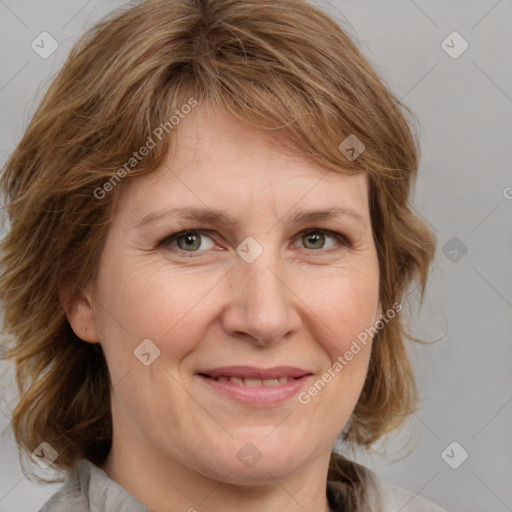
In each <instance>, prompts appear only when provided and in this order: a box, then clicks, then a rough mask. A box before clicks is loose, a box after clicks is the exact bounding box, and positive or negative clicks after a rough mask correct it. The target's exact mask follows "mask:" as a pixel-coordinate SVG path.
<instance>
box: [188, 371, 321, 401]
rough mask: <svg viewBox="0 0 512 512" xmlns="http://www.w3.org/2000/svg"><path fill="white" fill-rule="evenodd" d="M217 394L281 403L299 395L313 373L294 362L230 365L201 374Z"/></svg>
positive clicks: (199, 373) (243, 399)
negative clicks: (289, 364)
mask: <svg viewBox="0 0 512 512" xmlns="http://www.w3.org/2000/svg"><path fill="white" fill-rule="evenodd" d="M196 375H198V376H199V377H200V378H201V380H202V381H203V382H205V383H206V384H207V385H208V386H209V389H211V390H213V391H214V393H215V394H216V396H217V397H221V398H224V399H225V398H228V399H230V400H234V401H236V402H238V403H242V404H245V405H251V406H268V405H277V404H280V403H282V402H284V401H286V400H288V399H289V398H291V397H293V396H294V395H296V394H297V393H298V392H299V391H300V390H301V388H302V387H304V385H305V382H306V380H308V378H309V377H311V376H312V375H313V374H312V373H311V372H309V371H307V370H304V369H302V368H297V367H291V366H279V367H274V368H268V369H263V368H256V367H253V366H229V367H222V368H215V369H205V370H200V371H199V372H197V374H196Z"/></svg>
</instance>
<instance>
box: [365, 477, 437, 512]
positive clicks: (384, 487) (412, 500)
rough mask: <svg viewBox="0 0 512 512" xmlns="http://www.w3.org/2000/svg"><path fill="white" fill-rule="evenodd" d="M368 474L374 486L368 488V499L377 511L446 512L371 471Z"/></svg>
mask: <svg viewBox="0 0 512 512" xmlns="http://www.w3.org/2000/svg"><path fill="white" fill-rule="evenodd" d="M368 473H369V475H370V476H371V480H372V481H373V484H374V485H373V486H370V491H369V496H368V499H369V501H370V503H371V504H372V505H373V506H377V505H378V506H379V508H378V510H382V512H396V511H397V510H400V511H401V512H447V511H446V510H445V509H444V508H441V507H440V506H439V505H436V504H435V503H433V502H431V501H429V500H427V499H426V498H424V497H423V496H420V495H419V494H418V493H413V492H410V491H408V490H406V489H403V488H402V487H399V486H397V485H394V484H392V483H390V482H388V481H386V480H384V479H383V478H381V477H379V476H378V475H377V474H376V473H374V472H373V471H371V470H368ZM372 510H373V508H372Z"/></svg>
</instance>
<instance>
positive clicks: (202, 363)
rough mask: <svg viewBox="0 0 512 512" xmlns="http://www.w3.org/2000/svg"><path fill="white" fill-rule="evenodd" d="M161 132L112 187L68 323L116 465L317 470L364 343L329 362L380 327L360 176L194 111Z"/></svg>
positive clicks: (210, 471)
mask: <svg viewBox="0 0 512 512" xmlns="http://www.w3.org/2000/svg"><path fill="white" fill-rule="evenodd" d="M176 129H177V130H178V133H177V135H178V138H177V141H178V148H177V153H175V155H174V157H173V158H168V159H167V161H166V162H165V164H164V165H162V166H161V168H159V169H157V170H156V171H155V172H153V173H152V174H150V175H147V176H141V177H137V178H135V179H132V180H126V181H125V182H124V183H123V184H122V187H123V189H122V191H121V195H120V198H119V202H118V204H117V209H116V211H115V215H114V219H113V222H112V225H111V227H110V229H109V233H108V236H107V240H106V245H105V247H104V250H103V253H102V258H101V261H100V268H99V274H98V278H97V281H96V282H95V283H91V286H89V288H88V293H87V295H86V297H87V300H86V303H84V304H81V306H80V307H79V308H78V309H77V310H76V311H79V313H77V314H75V316H73V314H71V315H70V320H71V323H72V325H73V328H74V329H75V332H77V334H78V335H79V336H80V337H82V338H83V339H85V340H86V341H90V342H99V343H101V345H102V347H103V350H104V352H105V356H106V359H107V364H108V367H109V371H110V375H111V381H112V414H113V421H114V447H115V449H116V450H117V453H118V456H124V457H125V458H128V457H135V458H137V459H138V460H143V459H144V460H151V461H153V462H152V463H158V464H162V465H164V464H168V465H174V466H179V467H181V468H184V469H189V470H190V471H192V472H195V473H199V474H201V475H203V476H206V477H208V478H215V479H218V480H225V481H227V482H233V483H244V482H245V483H249V482H250V483H251V485H254V484H256V483H257V482H261V483H263V482H269V481H273V480H272V479H273V478H276V479H284V478H286V477H288V476H290V475H292V474H294V472H295V473H297V472H300V471H302V470H304V469H305V468H307V467H308V465H311V464H313V463H314V462H315V461H319V460H323V461H324V462H325V463H326V461H328V458H329V455H330V452H331V448H332V444H333V442H334V441H335V439H336V437H337V436H338V435H339V434H340V432H341V430H342V429H343V427H344V426H345V424H346V423H347V421H348V419H349V417H350V415H351V413H352V411H353V409H354V407H355V404H356V402H357V399H358V397H359V394H360V392H361V389H362V386H363V383H364V380H365V376H366V372H367V367H368V361H369V356H370V351H371V342H369V343H368V344H367V345H366V346H365V345H362V344H361V343H359V346H360V350H359V351H358V352H357V353H355V350H352V355H353V357H352V358H350V360H348V359H349V358H348V356H347V357H345V354H346V353H347V351H351V346H352V347H353V341H354V340H356V338H357V336H358V334H360V333H361V332H362V331H364V330H365V328H368V327H370V326H372V325H373V324H374V322H375V320H376V319H377V318H378V315H379V313H380V311H379V304H378V289H379V286H378V284H379V273H378V260H377V254H376V248H375V246H374V242H373V237H372V230H371V224H370V213H369V205H368V199H367V195H368V189H367V181H366V177H365V176H364V175H363V174H358V175H353V176H349V175H342V174H337V173H334V172H332V171H331V172H329V171H326V170H323V169H319V168H316V167H313V165H312V164H311V163H308V162H307V161H306V160H304V159H302V158H301V155H300V154H299V153H297V155H296V156H295V157H293V158H292V157H290V156H286V155H285V154H283V153H282V152H280V151H279V150H278V149H276V148H275V147H273V146H272V144H269V142H272V139H271V138H266V136H265V134H263V133H262V132H259V131H255V130H253V129H252V128H249V127H247V126H245V125H242V124H239V123H238V122H237V121H235V120H233V119H231V118H229V117H227V116H226V115H225V114H223V113H221V112H220V111H219V110H213V109H211V108H210V109H209V111H207V110H205V109H203V108H202V106H201V105H199V107H197V108H196V109H194V110H193V111H192V112H191V113H190V114H189V115H188V116H187V117H185V118H184V119H183V120H182V121H181V122H180V124H179V126H178V127H177V128H176ZM329 212H330V213H329ZM186 230H189V231H190V233H188V234H182V235H180V236H176V233H179V232H183V231H186ZM307 230H311V232H310V233H309V234H306V233H305V231H307ZM83 327H86V328H87V331H86V334H84V331H83ZM143 340H146V341H143ZM149 340H150V341H149ZM340 358H341V359H340ZM341 360H343V364H342V363H339V364H341V365H342V369H341V370H340V369H339V366H335V362H336V361H338V362H339V361H341ZM335 367H336V369H335ZM327 374H329V375H330V377H331V378H330V379H329V378H328V377H326V376H325V375H327ZM245 377H246V378H247V379H245ZM258 379H259V380H258ZM318 381H320V384H319V383H318ZM315 383H317V384H316V388H315V387H314V386H315ZM312 387H313V390H312V391H311V390H310V389H311V388H312ZM315 390H316V391H315ZM129 454H130V455H129ZM149 457H151V458H149ZM157 461H158V462H157ZM270 475H271V476H270Z"/></svg>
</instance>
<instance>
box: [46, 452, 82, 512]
mask: <svg viewBox="0 0 512 512" xmlns="http://www.w3.org/2000/svg"><path fill="white" fill-rule="evenodd" d="M88 464H90V462H89V461H87V460H85V459H83V460H80V461H79V462H78V463H77V464H76V465H75V467H74V468H73V469H72V470H71V471H70V472H69V473H68V476H67V478H66V480H65V481H64V484H63V485H62V487H61V488H60V490H59V491H57V492H56V493H55V494H54V495H53V496H52V497H51V498H50V499H49V500H48V501H47V502H46V503H45V504H44V505H43V507H42V508H41V510H40V511H39V512H67V511H69V510H73V511H75V512H89V511H90V507H89V502H88V500H87V491H88V484H89V478H88V476H89V471H88V470H89V467H88Z"/></svg>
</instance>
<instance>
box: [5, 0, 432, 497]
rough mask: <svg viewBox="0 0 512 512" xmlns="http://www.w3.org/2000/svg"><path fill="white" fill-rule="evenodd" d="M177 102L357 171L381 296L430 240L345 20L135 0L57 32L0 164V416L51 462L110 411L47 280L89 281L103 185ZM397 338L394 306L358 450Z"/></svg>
mask: <svg viewBox="0 0 512 512" xmlns="http://www.w3.org/2000/svg"><path fill="white" fill-rule="evenodd" d="M190 98H194V99H195V100H197V101H198V102H199V103H202V102H205V103H212V104H215V105H217V106H219V107H220V108H222V109H223V110H224V111H226V112H227V113H230V114H231V115H233V116H234V117H236V118H237V119H239V120H242V121H244V122H246V123H247V124H249V125H250V126H253V127H256V128H258V129H260V130H265V131H270V130H271V131H274V132H275V133H276V135H277V134H279V145H280V147H281V148H282V149H283V151H286V150H290V151H293V152H294V153H295V154H297V151H299V152H300V154H302V155H303V156H304V158H307V159H309V160H310V161H311V162H313V163H315V164H317V165H320V166H322V167H324V168H325V169H330V170H331V171H332V172H338V173H360V172H363V173H365V174H366V175H367V178H368V182H369V203H370V213H371V221H372V229H373V236H374V240H375V244H376V248H377V253H378V259H379V267H380V283H379V296H380V297H379V298H380V302H381V306H382V310H383V311H386V310H387V309H389V308H392V305H393V304H395V303H396V301H401V300H403V298H404V297H405V295H406V293H407V292H408V290H410V289H411V285H412V284H413V283H416V282H417V283H419V284H418V285H417V286H419V288H418V289H419V290H420V303H421V301H422V300H423V295H424V291H425V284H426V279H427V275H428V268H429V266H430V264H431V262H432V259H433V254H434V249H435V238H434V236H433V234H432V232H431V230H430V229H429V227H428V226H427V225H426V223H425V222H424V221H423V220H422V219H421V218H419V217H418V216H417V215H416V214H415V213H414V212H413V211H412V208H411V206H410V204H409V198H410V194H411V191H412V188H413V185H414V182H415V178H416V173H417V167H418V158H419V143H418V138H417V136H416V135H415V131H414V129H413V128H414V126H413V124H414V123H413V122H412V121H411V119H412V117H413V116H412V114H411V112H410V111H409V110H408V109H407V107H405V106H404V105H403V104H402V103H401V101H400V100H399V99H398V98H397V97H396V96H395V95H394V94H393V93H392V92H391V91H390V88H389V87H388V86H387V85H386V84H385V83H384V80H383V79H382V78H381V77H379V75H378V74H377V72H376V71H375V70H374V69H373V67H372V66H371V65H370V63H369V62H368V61H367V60H366V59H365V57H364V56H363V55H362V52H361V51H360V50H359V49H358V47H357V45H356V44H355V43H354V42H353V40H352V38H351V36H349V35H348V33H347V32H346V30H345V29H342V28H341V26H340V25H339V24H338V23H337V22H336V21H334V20H333V19H332V18H330V17H329V16H328V15H327V14H326V13H324V12H322V11H321V10H319V9H318V8H316V7H314V6H312V5H310V4H309V3H307V2H306V1H304V0H147V1H144V2H140V3H137V4H136V5H134V6H131V7H128V8H124V9H122V10H119V11H116V12H114V13H113V14H112V15H110V16H109V17H108V18H105V19H103V20H102V21H101V22H99V23H98V24H97V25H95V26H94V27H93V28H92V29H90V30H89V31H88V32H87V33H86V34H85V35H84V36H83V37H82V38H81V39H80V40H79V41H78V42H77V43H76V44H75V46H74V47H73V49H72V50H71V52H70V55H69V57H68V58H67V60H66V62H65V63H64V65H63V67H62V69H61V70H60V72H59V73H58V74H57V76H56V77H55V79H54V80H53V82H52V84H51V85H50V87H49V89H48V91H47V92H46V94H45V96H44V97H43V99H42V100H41V102H40V104H39V106H38V108H37V110H36V112H35V114H34V115H33V117H32V119H31V121H30V123H29V124H28V126H27V128H26V131H25V132H24V134H23V136H22V138H21V140H20V141H19V143H18V145H17V147H16V148H15V150H14V151H13V152H12V154H11V155H10V157H9V158H8V160H7V163H6V164H5V166H4V168H3V170H2V175H1V177H0V190H1V193H2V194H3V199H4V201H5V207H6V211H7V214H8V221H9V228H8V231H7V233H6V235H5V237H4V239H3V240H2V245H1V255H0V301H1V305H2V307H3V311H4V317H3V330H4V335H7V336H8V337H10V338H11V340H12V343H7V342H4V345H5V349H4V354H3V357H2V358H3V359H5V360H7V361H9V362H10V363H11V364H12V365H14V366H15V370H16V373H15V375H16V383H17V387H18V392H19V400H18V401H17V403H16V405H15V407H14V409H13V411H12V416H11V426H12V429H13V432H14V436H15V440H16V442H17V444H18V447H19V451H20V454H21V453H22V452H23V451H25V452H26V453H30V452H31V451H32V450H34V449H35V448H36V447H37V446H38V445H39V444H40V443H41V442H43V441H45V442H48V443H49V444H50V445H51V446H52V447H53V448H54V449H55V450H56V451H57V452H58V459H57V460H56V461H55V462H54V464H53V467H54V468H55V469H57V470H60V471H61V472H62V471H64V470H66V471H69V470H70V469H71V468H72V466H73V465H74V463H75V462H76V461H77V459H79V458H87V459H89V460H90V461H91V462H93V463H95V464H97V465H101V464H102V463H103V462H104V461H105V459H106V457H107V455H108V452H109V449H110V446H111V442H112V417H111V411H110V388H109V374H108V368H107V364H106V360H105V358H104V355H103V351H102V348H101V345H99V344H91V343H86V342H83V341H82V340H81V339H80V338H78V337H77V336H76V335H75V334H74V332H73V330H72V329H71V327H70V325H69V323H68V321H67V318H66V315H65V312H64V309H63V307H62V304H61V302H60V296H59V287H60V285H61V284H62V283H64V282H69V283H72V285H73V287H74V290H75V292H76V293H77V294H79V293H80V291H81V289H82V288H83V287H84V286H85V285H86V283H87V282H89V281H90V280H94V279H95V277H96V272H97V269H98V261H99V256H100V254H101V251H102V247H103V245H104V241H105V237H106V234H107V230H108V227H109V221H110V220H111V218H112V213H113V211H114V210H113V209H114V207H115V203H116V198H117V197H118V194H119V192H120V190H121V188H122V182H121V183H120V184H119V185H118V186H115V185H117V181H122V180H128V179H131V177H132V176H139V175H142V174H146V173H150V172H152V171H153V170H154V169H156V168H157V167H158V166H159V165H160V164H161V163H162V162H163V159H164V158H165V156H166V154H167V153H168V152H169V151H171V152H172V151H173V147H174V141H175V135H176V132H177V130H179V127H177V128H176V129H175V130H172V129H170V124H169V119H171V117H172V116H173V115H175V114H176V110H179V109H180V108H182V106H183V105H185V104H187V102H189V99H190ZM410 118H411V119H410ZM157 127H164V128H165V129H164V130H163V131H162V130H161V132H162V134H164V131H165V134H164V136H163V137H161V140H159V141H158V143H157V144H155V147H154V149H152V150H151V151H149V152H147V155H145V156H144V157H143V158H140V160H137V162H135V163H134V165H133V166H131V167H132V168H130V169H128V170H127V169H126V166H125V168H124V173H123V172H122V171H120V169H121V166H122V165H123V164H124V163H126V162H128V161H131V160H130V159H132V158H133V155H134V151H136V150H137V149H138V148H141V147H143V146H145V145H147V143H148V140H149V139H150V138H152V139H154V138H155V128H157ZM158 133H160V132H158ZM349 135H352V136H354V135H355V136H356V137H357V138H358V139H359V140H360V141H361V142H362V143H363V144H364V146H365V149H364V151H363V152H362V153H361V154H360V155H359V156H358V158H355V159H354V158H350V154H347V152H345V153H344V152H342V151H341V150H340V148H339V147H340V143H342V142H343V141H344V140H345V139H346V138H347V137H348V136H349ZM132 163H133V162H132ZM120 177H122V180H121V179H120ZM116 180H117V181H116ZM107 182H109V183H110V184H111V185H112V186H107V185H106V183H107ZM107 189H108V190H107ZM99 196H101V197H99ZM407 339H414V340H416V338H413V337H412V336H408V335H407V332H406V330H405V329H404V321H403V317H402V314H401V313H400V312H398V311H397V312H396V315H395V316H394V317H393V318H392V319H390V320H389V321H387V322H386V323H385V325H384V326H383V328H382V329H381V330H380V331H379V333H378V335H377V337H376V338H375V340H374V344H373V348H372V354H371V358H370V363H369V369H368V375H367V378H366V382H365V384H364V387H363V390H362V393H361V395H360V397H359V400H358V403H357V405H356V407H355V409H354V411H353V414H352V416H351V419H350V421H349V423H348V424H347V426H346V428H345V429H344V432H343V439H344V440H345V441H346V442H347V443H349V444H351V445H360V446H364V447H369V446H370V445H371V444H372V443H373V442H375V441H376V440H377V439H379V437H381V436H382V435H383V434H385V433H387V432H389V431H391V430H393V429H395V428H397V427H398V426H399V425H401V424H402V423H403V421H404V419H405V418H406V417H407V416H408V415H409V414H410V413H411V412H413V411H414V410H416V408H417V401H418V395H417V389H416V385H415V380H414V376H413V372H412V369H411V365H410V362H409V359H408V356H407V351H406V345H405V342H406V340H407ZM416 341H420V340H416ZM331 462H332V465H331V468H330V471H331V473H332V472H337V474H338V473H339V472H340V471H341V472H342V473H344V474H346V475H348V476H347V478H348V479H347V482H348V483H349V485H347V489H348V490H349V491H347V492H348V493H349V494H350V493H352V494H353V495H354V496H356V495H359V494H361V487H362V485H363V480H364V479H363V478H361V477H358V476H357V475H358V474H359V473H358V472H357V471H355V472H354V470H353V468H352V467H351V466H350V464H352V463H351V462H350V461H348V460H345V462H343V463H342V462H340V459H336V460H334V458H333V460H332V461H331ZM22 464H23V461H22ZM332 474H334V473H332ZM350 475H352V476H350ZM36 479H38V480H42V481H45V482H48V481H53V482H55V481H61V479H57V480H48V479H42V478H40V477H37V476H36ZM358 493H359V494H358ZM350 499H351V498H350V497H347V500H348V501H347V503H349V502H350V503H351V501H350ZM354 503H355V502H354Z"/></svg>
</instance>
